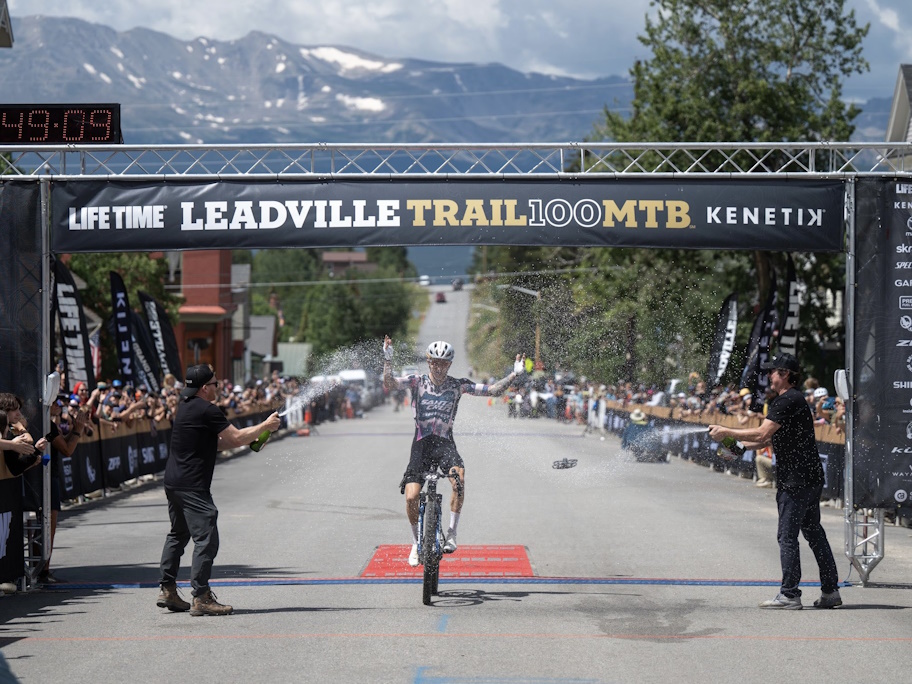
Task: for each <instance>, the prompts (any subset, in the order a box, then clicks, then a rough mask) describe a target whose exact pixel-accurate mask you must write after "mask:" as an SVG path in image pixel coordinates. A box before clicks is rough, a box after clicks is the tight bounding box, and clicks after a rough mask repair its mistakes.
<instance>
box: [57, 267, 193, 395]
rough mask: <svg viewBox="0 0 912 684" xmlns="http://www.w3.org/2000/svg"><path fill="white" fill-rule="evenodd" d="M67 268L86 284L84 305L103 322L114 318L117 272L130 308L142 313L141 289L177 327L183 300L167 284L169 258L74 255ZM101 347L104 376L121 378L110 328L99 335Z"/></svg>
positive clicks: (102, 372) (81, 292) (83, 297)
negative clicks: (113, 288) (114, 276)
mask: <svg viewBox="0 0 912 684" xmlns="http://www.w3.org/2000/svg"><path fill="white" fill-rule="evenodd" d="M67 266H68V268H69V269H70V270H71V271H72V272H73V273H75V274H76V275H78V276H79V277H80V278H81V279H82V280H84V281H85V283H86V288H85V290H82V291H80V293H79V294H80V296H81V297H82V303H83V306H85V307H87V308H89V309H91V310H92V311H94V312H95V313H97V314H98V315H99V316H100V317H101V318H102V320H104V321H106V322H107V321H109V320H110V318H111V313H112V309H111V277H110V275H109V273H110V272H111V271H116V272H117V273H119V274H120V275H121V277H122V278H123V281H124V285H125V286H126V288H127V295H128V297H129V299H130V306H131V307H132V308H133V309H134V310H136V311H138V312H140V314H141V315H144V314H142V306H141V304H140V301H139V294H138V292H139V290H142V291H143V292H146V293H148V294H149V295H151V296H152V297H154V298H155V299H157V300H158V301H159V302H160V303H161V304H162V306H164V307H165V309H166V310H167V311H168V318H169V319H170V320H171V324H172V325H176V324H177V317H178V308H179V307H180V305H181V301H182V298H181V297H179V296H178V295H176V294H175V293H174V292H172V291H171V290H168V289H166V284H167V282H168V262H167V260H166V259H151V258H149V255H148V254H146V253H142V252H129V253H114V254H107V253H106V254H100V253H97V254H74V255H72V257H71V258H70V261H69V263H68V264H67ZM99 342H100V344H101V349H102V354H101V376H102V377H103V378H112V377H116V376H117V375H118V370H117V353H116V351H115V349H114V339H113V338H112V336H111V334H110V331H109V330H108V328H107V326H106V325H105V326H102V329H101V332H100V334H99Z"/></svg>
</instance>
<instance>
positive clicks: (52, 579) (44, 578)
mask: <svg viewBox="0 0 912 684" xmlns="http://www.w3.org/2000/svg"><path fill="white" fill-rule="evenodd" d="M62 582H63V580H62V579H60V578H59V577H57V576H56V575H54V573H53V572H51V571H50V570H45V571H44V572H39V573H38V584H61V583H62Z"/></svg>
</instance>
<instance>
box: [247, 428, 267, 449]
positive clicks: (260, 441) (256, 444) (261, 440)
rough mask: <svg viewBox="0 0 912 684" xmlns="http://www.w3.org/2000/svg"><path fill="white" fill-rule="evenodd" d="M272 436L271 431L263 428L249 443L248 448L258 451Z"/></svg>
mask: <svg viewBox="0 0 912 684" xmlns="http://www.w3.org/2000/svg"><path fill="white" fill-rule="evenodd" d="M271 436H272V433H271V432H270V431H269V430H263V431H262V432H261V433H260V434H259V436H258V437H257V438H256V439H255V440H253V441H252V442H251V443H250V448H251V449H253V450H254V451H259V450H260V449H262V448H263V446H264V445H265V444H266V442H267V441H269V438H270V437H271Z"/></svg>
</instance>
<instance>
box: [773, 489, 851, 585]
mask: <svg viewBox="0 0 912 684" xmlns="http://www.w3.org/2000/svg"><path fill="white" fill-rule="evenodd" d="M822 491H823V485H814V486H811V487H804V488H802V489H799V490H792V491H789V490H785V489H779V490H778V491H777V492H776V504H777V506H778V507H779V532H778V537H777V538H778V540H779V558H780V560H781V562H782V588H781V589H780V592H781V593H782V594H783V595H784V596H788V597H789V598H795V597H798V596H801V589H799V588H798V584H799V583H800V582H801V555H800V553H799V551H798V532H799V531H800V532H801V533H802V534H803V535H804V538H805V539H807V542H808V544H809V545H810V547H811V551H813V552H814V558H816V559H817V567H818V568H819V569H820V590H821V591H822V592H824V593H827V594H828V593H830V592H833V591H836V589H838V588H839V572H838V571H837V570H836V561H835V560H834V559H833V551H832V550H831V549H830V543H829V542H828V541H827V536H826V532H825V531H824V529H823V526H822V525H821V524H820V494H821V492H822Z"/></svg>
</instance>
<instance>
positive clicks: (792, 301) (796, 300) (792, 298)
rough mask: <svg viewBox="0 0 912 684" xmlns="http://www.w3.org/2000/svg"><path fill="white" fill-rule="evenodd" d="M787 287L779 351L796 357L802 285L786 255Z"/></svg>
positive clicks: (790, 260)
mask: <svg viewBox="0 0 912 684" xmlns="http://www.w3.org/2000/svg"><path fill="white" fill-rule="evenodd" d="M786 280H787V281H788V287H787V288H786V293H787V294H786V296H787V299H786V302H785V305H786V311H785V322H784V323H783V324H782V330H781V331H780V333H779V351H780V352H782V353H785V354H791V355H792V356H795V357H797V356H798V327H799V314H800V313H801V298H802V294H803V293H804V284H803V283H802V282H801V281H799V280H798V277H797V275H796V274H795V262H794V261H793V260H792V255H791V254H789V255H788V271H787V272H786Z"/></svg>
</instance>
